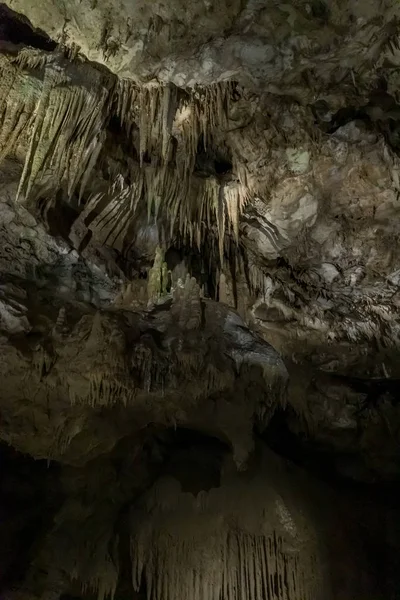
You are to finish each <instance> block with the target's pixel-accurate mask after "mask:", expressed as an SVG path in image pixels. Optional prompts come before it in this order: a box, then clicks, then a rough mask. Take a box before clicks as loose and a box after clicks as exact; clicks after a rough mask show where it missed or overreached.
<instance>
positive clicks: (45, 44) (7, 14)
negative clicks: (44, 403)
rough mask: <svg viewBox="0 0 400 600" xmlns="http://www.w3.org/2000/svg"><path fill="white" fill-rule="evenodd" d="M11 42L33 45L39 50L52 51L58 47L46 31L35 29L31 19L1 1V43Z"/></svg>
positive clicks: (17, 44)
mask: <svg viewBox="0 0 400 600" xmlns="http://www.w3.org/2000/svg"><path fill="white" fill-rule="evenodd" d="M2 42H10V43H11V44H14V45H16V46H19V45H23V46H31V47H32V48H37V49H39V50H46V51H48V52H52V51H54V50H55V49H56V48H57V44H56V42H54V41H53V40H51V39H50V38H49V36H48V35H46V34H45V33H44V31H41V30H38V29H35V28H34V27H33V26H32V24H31V23H30V22H29V20H28V19H27V18H26V17H24V16H23V15H20V14H18V13H16V12H15V11H13V10H11V8H9V7H8V6H6V5H5V4H3V3H0V44H1V43H2Z"/></svg>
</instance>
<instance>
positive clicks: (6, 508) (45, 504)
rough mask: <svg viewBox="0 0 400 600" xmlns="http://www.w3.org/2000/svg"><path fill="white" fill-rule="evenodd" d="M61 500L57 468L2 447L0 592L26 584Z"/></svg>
mask: <svg viewBox="0 0 400 600" xmlns="http://www.w3.org/2000/svg"><path fill="white" fill-rule="evenodd" d="M60 499H61V497H60V491H59V489H58V468H57V466H56V465H54V464H51V465H48V464H47V462H46V461H42V460H40V461H39V460H38V461H35V460H34V459H33V458H31V457H29V456H26V455H23V454H20V453H19V452H17V451H16V450H14V449H13V448H11V447H10V446H7V445H6V444H4V443H0V540H1V544H0V590H1V589H10V588H12V587H13V586H14V585H16V584H17V583H18V582H21V581H23V580H24V578H25V575H26V572H27V570H28V567H29V565H30V564H31V561H32V558H33V557H34V548H35V545H36V543H37V541H38V540H39V539H40V538H41V537H42V536H43V535H44V534H45V532H46V528H48V525H49V522H50V523H51V518H52V515H53V513H54V511H55V509H56V508H57V507H58V506H59V503H60Z"/></svg>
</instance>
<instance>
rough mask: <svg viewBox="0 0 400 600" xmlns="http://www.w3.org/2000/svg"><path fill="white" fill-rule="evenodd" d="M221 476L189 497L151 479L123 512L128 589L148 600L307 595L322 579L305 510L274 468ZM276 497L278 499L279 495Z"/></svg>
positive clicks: (311, 598)
mask: <svg viewBox="0 0 400 600" xmlns="http://www.w3.org/2000/svg"><path fill="white" fill-rule="evenodd" d="M268 468H269V469H270V470H271V473H268V474H266V473H263V476H262V477H256V478H252V477H249V476H247V477H246V478H245V479H242V480H241V479H240V477H237V476H236V475H234V476H233V479H232V476H228V477H227V478H226V480H223V481H222V482H221V485H220V487H218V488H214V489H211V490H210V491H208V492H205V491H203V492H200V493H199V494H198V495H197V496H193V495H192V494H190V493H188V492H183V491H182V489H181V486H180V484H179V483H178V481H177V480H175V479H173V478H165V479H164V480H159V481H158V482H157V483H156V484H155V486H154V487H153V488H152V489H151V490H150V491H149V493H148V494H147V495H146V496H144V498H143V505H142V508H141V509H135V511H133V512H132V514H131V530H132V535H131V557H132V577H133V587H134V589H135V590H139V589H140V588H141V586H142V583H143V582H145V586H146V591H147V598H148V600H178V599H180V598H191V599H192V600H214V599H215V600H315V599H316V598H317V597H319V595H318V594H319V593H320V591H321V583H322V578H323V575H322V571H321V560H320V548H319V544H318V540H317V534H316V531H317V530H316V527H315V525H316V524H315V523H314V521H313V518H314V517H313V516H312V513H311V512H308V509H307V506H306V504H304V506H303V505H302V507H301V508H299V507H298V504H299V502H304V499H302V497H301V495H300V494H298V492H297V489H295V488H289V487H288V486H287V482H286V479H282V475H283V474H284V473H283V471H281V470H276V471H274V463H273V462H272V463H271V464H270V463H268ZM281 493H283V494H284V496H285V500H284V499H283V497H282V496H281Z"/></svg>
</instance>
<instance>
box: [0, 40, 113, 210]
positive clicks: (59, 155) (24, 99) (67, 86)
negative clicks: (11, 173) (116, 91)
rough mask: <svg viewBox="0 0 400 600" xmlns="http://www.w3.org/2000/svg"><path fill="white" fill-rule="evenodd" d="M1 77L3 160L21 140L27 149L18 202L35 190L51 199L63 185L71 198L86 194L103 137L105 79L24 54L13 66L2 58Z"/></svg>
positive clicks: (80, 68) (106, 101) (0, 149)
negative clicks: (86, 187) (74, 195)
mask: <svg viewBox="0 0 400 600" xmlns="http://www.w3.org/2000/svg"><path fill="white" fill-rule="evenodd" d="M33 74H34V75H35V76H33ZM0 76H1V85H0V127H1V129H0V160H1V159H3V158H5V157H6V156H7V155H9V154H11V153H12V152H13V151H15V150H16V147H17V145H18V144H19V143H21V139H22V140H23V139H25V141H26V145H27V151H26V156H25V163H24V166H23V172H22V176H21V180H20V184H19V189H18V197H21V196H23V197H25V198H29V197H30V196H32V193H33V190H34V187H35V186H36V185H37V186H39V187H41V188H42V189H47V188H48V190H47V191H49V192H50V194H52V195H55V193H56V191H57V189H59V188H60V187H61V186H62V185H65V186H66V188H67V190H68V193H69V195H70V196H72V194H73V193H74V192H75V190H76V189H77V187H78V185H80V188H81V192H82V191H83V189H84V187H85V185H86V183H87V182H88V179H89V176H90V173H91V171H92V169H93V167H94V165H95V163H96V161H97V158H98V155H99V152H100V149H101V147H102V143H103V139H104V136H105V123H106V119H107V111H108V106H109V101H110V98H109V96H110V90H109V88H108V87H107V85H106V82H105V79H104V77H103V76H102V75H100V74H99V73H98V72H96V71H95V70H93V69H91V70H87V71H86V70H85V71H83V65H80V66H75V65H73V64H72V63H68V62H67V61H64V64H63V65H62V66H60V65H58V64H57V63H52V62H48V61H47V62H46V60H45V58H44V57H43V56H40V55H35V54H34V55H32V54H31V53H30V52H26V51H23V52H22V53H20V54H19V55H18V56H17V57H16V58H15V59H13V60H11V59H10V58H9V57H5V56H1V61H0ZM21 136H22V138H21ZM49 181H50V182H51V183H50V185H49ZM46 182H47V185H46Z"/></svg>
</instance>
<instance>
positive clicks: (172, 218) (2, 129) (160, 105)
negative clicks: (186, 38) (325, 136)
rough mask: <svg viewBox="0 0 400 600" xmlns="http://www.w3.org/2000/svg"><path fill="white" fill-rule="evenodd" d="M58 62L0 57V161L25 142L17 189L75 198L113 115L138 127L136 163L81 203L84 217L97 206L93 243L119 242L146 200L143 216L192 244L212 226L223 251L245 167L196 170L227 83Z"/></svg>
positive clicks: (222, 111) (219, 122) (220, 126)
mask: <svg viewBox="0 0 400 600" xmlns="http://www.w3.org/2000/svg"><path fill="white" fill-rule="evenodd" d="M60 61H61V62H57V61H56V60H55V59H54V58H53V59H50V58H49V57H48V56H47V55H43V54H41V53H40V52H36V53H34V52H33V51H22V52H21V53H20V54H19V55H18V56H17V57H16V58H10V57H7V56H4V55H1V56H0V77H1V84H0V161H1V160H2V159H3V158H5V157H6V156H7V155H10V154H12V153H13V152H14V151H15V150H16V148H17V146H18V145H19V144H21V143H25V147H27V151H26V157H25V163H24V167H23V172H22V176H21V180H20V185H19V189H18V197H21V198H29V197H31V196H33V195H34V194H37V195H38V192H39V191H40V195H41V197H44V196H46V197H47V198H49V199H50V202H51V199H52V198H54V197H55V193H56V191H57V190H58V189H60V188H61V187H63V189H66V190H67V192H68V195H69V196H70V197H72V195H73V194H75V193H78V195H79V198H82V195H83V194H84V191H85V189H86V187H87V185H88V183H89V180H90V178H91V176H92V174H93V169H94V167H95V166H96V163H97V161H98V158H99V155H100V152H101V150H102V148H103V144H104V141H105V138H106V126H107V123H108V121H109V119H110V117H111V116H113V114H116V116H117V117H118V118H119V120H120V122H121V124H122V126H123V127H124V128H125V130H126V132H127V134H128V136H131V134H132V136H133V133H134V132H138V134H139V142H138V144H139V148H138V153H139V162H138V163H136V164H135V163H134V161H132V163H131V164H133V165H136V166H133V167H132V172H131V173H130V174H129V176H130V181H129V183H126V182H125V180H124V179H123V177H122V176H121V175H116V178H115V180H114V181H112V182H111V183H110V185H109V187H108V189H107V190H105V191H103V192H101V193H99V194H95V195H94V196H93V197H92V198H91V200H90V202H89V207H86V210H85V214H86V215H87V214H88V212H92V213H93V214H96V213H97V216H96V217H95V218H94V219H92V220H91V221H92V222H91V225H90V226H91V229H92V231H94V232H95V237H97V238H98V241H99V242H100V243H102V244H107V245H109V246H112V247H116V248H117V249H121V248H122V245H123V243H124V240H125V239H126V236H127V233H128V229H129V226H130V225H131V224H132V223H133V222H134V219H135V217H136V216H137V213H138V211H141V209H142V207H143V205H146V206H147V212H148V216H149V217H152V218H154V219H155V220H156V221H157V220H158V221H159V222H162V223H163V227H165V226H166V227H167V229H169V233H170V235H172V233H173V232H178V233H179V234H180V235H181V236H183V237H184V238H185V239H186V240H187V241H188V243H190V244H191V245H192V244H196V245H197V246H198V247H200V245H201V243H202V241H203V240H204V239H205V237H206V236H207V234H208V233H209V232H210V228H212V227H214V230H215V232H216V236H217V238H218V240H219V253H220V255H222V254H223V246H224V236H225V232H226V230H229V231H230V233H232V235H233V236H234V238H235V239H236V240H237V239H238V234H239V217H240V214H241V212H242V210H243V208H244V206H245V204H246V202H247V200H248V199H249V188H248V182H247V180H246V174H245V173H242V172H241V173H238V174H237V178H236V179H235V180H232V181H221V180H220V179H219V178H218V177H217V176H210V177H206V178H200V177H195V176H194V174H193V173H194V168H195V161H196V154H197V150H198V147H199V143H200V141H201V140H202V144H203V145H204V147H205V148H207V147H208V146H209V145H211V144H212V140H213V138H214V134H215V133H218V132H221V131H223V130H225V129H226V125H227V119H228V106H229V99H230V97H231V94H232V84H231V83H230V82H226V83H217V84H214V85H212V86H209V87H207V88H202V89H197V90H190V91H185V92H183V91H182V90H179V89H178V88H176V87H175V86H172V85H161V84H157V85H154V84H147V85H138V84H135V83H133V82H130V81H126V80H123V81H115V78H114V79H112V78H111V76H110V77H108V78H107V77H106V75H104V74H103V73H100V72H99V71H97V70H95V69H93V68H92V67H90V66H89V65H87V64H84V63H74V62H70V61H66V60H65V59H60ZM133 137H134V136H133ZM132 139H133V138H132ZM172 140H174V143H172ZM145 157H146V161H145V160H144V158H145ZM36 188H37V191H36ZM100 203H101V210H100V211H99V206H100ZM158 217H160V219H158Z"/></svg>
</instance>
